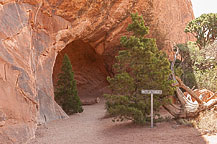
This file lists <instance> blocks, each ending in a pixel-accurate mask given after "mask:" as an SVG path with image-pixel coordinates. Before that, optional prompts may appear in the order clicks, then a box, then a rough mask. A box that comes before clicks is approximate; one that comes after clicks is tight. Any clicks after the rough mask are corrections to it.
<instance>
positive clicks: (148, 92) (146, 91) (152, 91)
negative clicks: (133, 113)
mask: <svg viewBox="0 0 217 144" xmlns="http://www.w3.org/2000/svg"><path fill="white" fill-rule="evenodd" d="M141 93H142V94H162V90H142V91H141Z"/></svg>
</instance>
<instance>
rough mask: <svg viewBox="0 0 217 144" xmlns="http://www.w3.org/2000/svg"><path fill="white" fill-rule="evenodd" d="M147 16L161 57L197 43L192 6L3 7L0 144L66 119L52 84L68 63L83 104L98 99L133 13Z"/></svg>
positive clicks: (169, 1) (126, 2) (128, 2)
mask: <svg viewBox="0 0 217 144" xmlns="http://www.w3.org/2000/svg"><path fill="white" fill-rule="evenodd" d="M132 12H138V13H139V14H142V15H143V16H144V19H145V22H146V24H147V25H148V26H149V27H150V35H149V37H155V38H156V39H157V44H158V47H159V48H160V49H162V50H163V51H165V52H166V53H167V54H168V56H169V58H171V57H172V55H173V53H172V45H173V44H174V43H182V42H186V41H188V40H190V39H192V37H191V36H189V35H186V34H185V33H184V32H183V31H184V27H185V25H186V24H187V23H188V22H189V21H190V20H192V19H193V17H194V16H193V12H192V6H191V2H190V1H189V0H161V1H159V0H145V1H144V0H73V1H72V0H64V1H63V0H19V1H15V0H0V20H1V21H0V143H24V142H27V141H28V140H29V139H30V138H32V137H34V133H35V130H36V128H37V124H41V123H45V122H47V121H50V120H54V119H59V118H67V117H68V116H67V115H66V114H65V113H64V112H63V111H62V109H61V108H60V107H59V106H58V105H57V104H56V102H55V101H54V94H53V91H54V90H53V83H55V82H56V78H57V74H58V72H59V68H60V66H61V57H62V55H64V53H67V54H68V55H69V56H70V59H71V62H72V65H73V70H74V71H75V78H76V80H77V82H78V93H79V96H81V98H84V99H85V98H93V97H96V96H101V95H102V94H103V93H104V92H105V91H108V89H107V88H106V86H107V81H106V77H107V76H112V75H113V71H112V67H111V65H112V63H113V62H114V56H115V55H116V54H117V52H118V50H120V49H121V46H120V45H119V40H120V36H122V35H124V34H127V32H126V27H127V25H128V23H129V22H130V17H129V16H130V13H132Z"/></svg>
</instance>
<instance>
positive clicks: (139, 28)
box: [105, 14, 174, 124]
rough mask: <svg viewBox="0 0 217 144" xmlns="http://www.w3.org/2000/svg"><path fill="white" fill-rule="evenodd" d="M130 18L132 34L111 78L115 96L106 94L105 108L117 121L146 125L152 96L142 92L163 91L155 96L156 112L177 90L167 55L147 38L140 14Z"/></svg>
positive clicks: (125, 42)
mask: <svg viewBox="0 0 217 144" xmlns="http://www.w3.org/2000/svg"><path fill="white" fill-rule="evenodd" d="M131 18H132V24H129V26H128V28H127V30H128V31H129V32H132V34H133V35H132V36H130V37H126V36H123V37H122V38H121V45H122V46H123V47H124V48H125V50H121V51H119V55H118V56H116V61H117V62H116V63H115V64H114V66H113V68H114V72H115V76H114V77H108V82H109V84H110V88H111V90H112V93H111V94H105V98H106V101H107V102H106V109H107V111H108V112H109V113H110V114H111V115H112V116H114V117H115V119H114V120H117V121H119V120H121V121H122V120H124V119H129V120H133V121H134V122H135V123H137V124H144V123H145V122H146V121H147V119H148V116H149V114H150V95H143V94H141V90H142V89H160V90H163V94H162V95H154V111H157V110H159V107H160V106H161V105H162V104H165V103H167V102H168V101H169V100H168V99H167V97H166V96H169V95H172V94H173V90H174V89H173V88H172V87H171V84H172V81H171V80H169V75H170V74H171V71H170V63H169V61H168V59H167V57H166V55H165V54H164V53H162V52H161V51H159V50H158V48H157V46H156V42H155V40H154V39H148V38H144V35H146V34H148V27H146V26H145V25H144V21H143V18H142V17H141V16H138V14H132V15H131Z"/></svg>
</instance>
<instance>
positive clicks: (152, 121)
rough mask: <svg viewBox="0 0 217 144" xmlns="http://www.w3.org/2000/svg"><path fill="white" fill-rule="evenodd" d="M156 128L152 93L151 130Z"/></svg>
mask: <svg viewBox="0 0 217 144" xmlns="http://www.w3.org/2000/svg"><path fill="white" fill-rule="evenodd" d="M153 127H154V118H153V93H151V128H153Z"/></svg>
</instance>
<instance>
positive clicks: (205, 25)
mask: <svg viewBox="0 0 217 144" xmlns="http://www.w3.org/2000/svg"><path fill="white" fill-rule="evenodd" d="M185 32H186V33H187V32H190V33H192V34H193V35H194V37H195V38H196V39H197V41H196V43H197V45H198V46H199V48H200V49H202V48H205V46H207V45H208V44H212V43H213V42H214V41H216V40H217V13H209V14H202V15H201V16H200V17H198V18H196V19H194V20H192V21H190V22H189V23H188V25H187V26H186V28H185Z"/></svg>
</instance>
